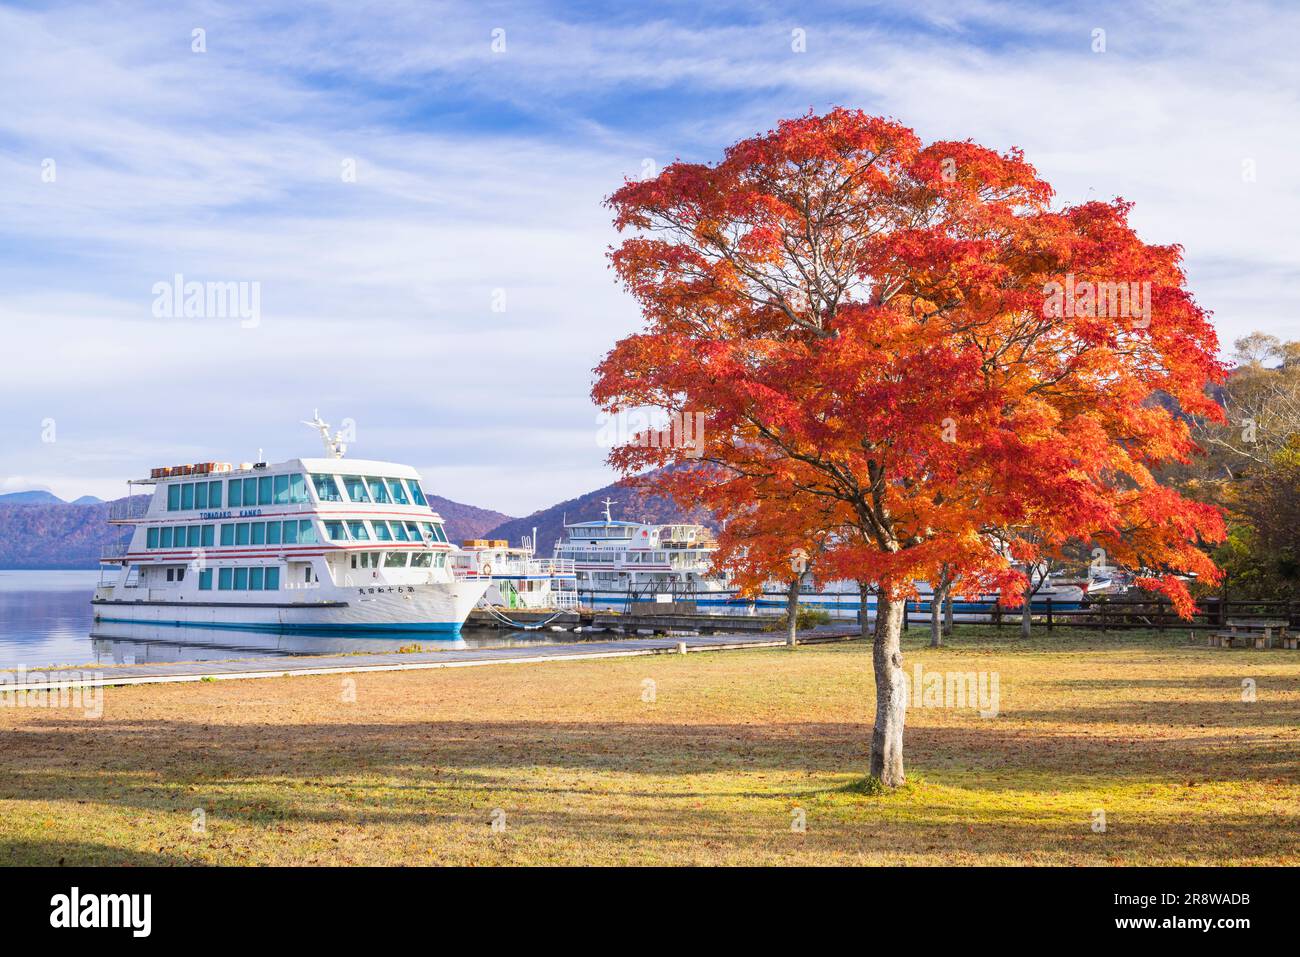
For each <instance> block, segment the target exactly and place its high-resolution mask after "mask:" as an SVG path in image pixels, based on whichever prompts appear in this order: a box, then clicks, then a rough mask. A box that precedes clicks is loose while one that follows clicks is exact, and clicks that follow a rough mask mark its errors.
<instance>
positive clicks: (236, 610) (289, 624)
mask: <svg viewBox="0 0 1300 957" xmlns="http://www.w3.org/2000/svg"><path fill="white" fill-rule="evenodd" d="M485 589H486V583H483V582H468V581H454V582H439V583H435V584H423V585H405V586H387V587H360V588H339V589H329V590H324V589H322V590H318V591H313V592H312V600H311V601H303V602H292V601H289V602H284V601H271V600H266V601H220V600H210V601H150V600H148V599H140V600H115V599H112V598H97V599H95V601H94V602H93V605H94V611H95V619H96V620H97V621H104V622H121V623H139V624H151V625H176V626H182V627H184V626H195V627H202V628H232V629H239V630H243V631H263V632H275V633H282V634H293V633H295V632H306V633H321V632H329V633H339V634H342V633H358V634H363V633H394V632H412V633H420V634H434V635H436V634H443V635H448V636H453V637H454V636H455V635H456V634H458V633H459V632H460V629H461V626H462V625H463V624H464V623H465V620H466V619H467V618H468V617H469V613H470V610H471V609H473V607H474V605H475V604H476V603H477V602H478V600H479V598H481V597H482V595H483V592H484V590H485Z"/></svg>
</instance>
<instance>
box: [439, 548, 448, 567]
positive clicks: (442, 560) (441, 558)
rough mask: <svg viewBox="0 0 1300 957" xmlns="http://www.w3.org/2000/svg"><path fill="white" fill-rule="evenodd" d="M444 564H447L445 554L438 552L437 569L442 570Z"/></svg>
mask: <svg viewBox="0 0 1300 957" xmlns="http://www.w3.org/2000/svg"><path fill="white" fill-rule="evenodd" d="M446 564H447V553H446V552H439V553H438V567H439V568H442V567H443V566H444V565H446Z"/></svg>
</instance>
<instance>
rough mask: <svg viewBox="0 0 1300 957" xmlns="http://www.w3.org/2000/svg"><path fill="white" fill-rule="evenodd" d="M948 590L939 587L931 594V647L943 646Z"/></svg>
mask: <svg viewBox="0 0 1300 957" xmlns="http://www.w3.org/2000/svg"><path fill="white" fill-rule="evenodd" d="M946 592H947V589H946V588H943V587H937V588H935V589H933V590H932V591H931V592H930V647H931V648H939V647H941V646H942V645H943V605H944V599H945V598H946V597H947V595H946Z"/></svg>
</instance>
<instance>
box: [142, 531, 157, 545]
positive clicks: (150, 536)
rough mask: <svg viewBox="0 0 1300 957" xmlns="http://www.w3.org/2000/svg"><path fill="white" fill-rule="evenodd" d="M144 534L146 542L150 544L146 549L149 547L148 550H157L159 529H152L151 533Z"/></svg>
mask: <svg viewBox="0 0 1300 957" xmlns="http://www.w3.org/2000/svg"><path fill="white" fill-rule="evenodd" d="M144 534H145V540H146V542H147V543H148V544H147V545H146V547H147V548H157V547H158V529H157V528H151V529H149V531H147V532H145V533H144Z"/></svg>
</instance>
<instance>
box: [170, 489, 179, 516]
mask: <svg viewBox="0 0 1300 957" xmlns="http://www.w3.org/2000/svg"><path fill="white" fill-rule="evenodd" d="M180 507H181V487H180V486H179V485H169V486H167V511H169V512H174V511H176V510H177V509H179V508H180Z"/></svg>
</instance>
